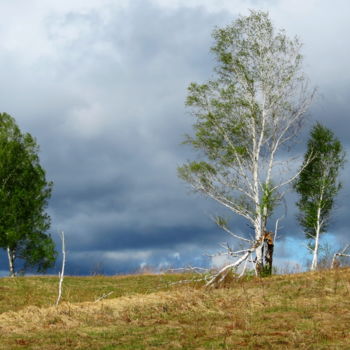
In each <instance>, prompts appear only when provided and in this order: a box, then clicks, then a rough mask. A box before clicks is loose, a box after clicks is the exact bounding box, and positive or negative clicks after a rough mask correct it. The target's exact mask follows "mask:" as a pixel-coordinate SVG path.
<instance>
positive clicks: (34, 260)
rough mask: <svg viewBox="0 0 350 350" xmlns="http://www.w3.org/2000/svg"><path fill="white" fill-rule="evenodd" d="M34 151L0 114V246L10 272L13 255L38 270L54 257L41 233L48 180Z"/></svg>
mask: <svg viewBox="0 0 350 350" xmlns="http://www.w3.org/2000/svg"><path fill="white" fill-rule="evenodd" d="M38 152H39V148H38V145H37V143H36V141H35V139H34V138H33V137H32V136H31V135H30V134H28V133H26V134H22V133H21V131H20V129H19V127H18V126H17V124H16V122H15V120H14V119H13V118H12V117H11V116H10V115H8V114H6V113H3V114H0V247H2V248H4V249H6V250H7V253H8V258H9V269H10V274H11V275H14V274H15V266H14V264H15V260H16V259H17V258H21V259H23V260H24V261H25V268H27V267H34V266H35V267H36V268H37V270H38V271H44V270H46V269H47V268H49V267H51V266H52V265H53V264H54V262H55V258H56V252H55V248H54V243H53V240H52V239H51V237H50V236H49V235H47V234H46V233H45V232H46V231H47V230H48V228H49V227H50V218H49V216H48V215H47V214H46V213H45V209H46V207H47V202H48V199H49V198H50V196H51V190H52V183H51V182H48V181H47V180H46V176H45V171H44V169H43V168H42V167H41V165H40V162H39V156H38Z"/></svg>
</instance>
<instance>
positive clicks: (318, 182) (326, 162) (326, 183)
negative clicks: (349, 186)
mask: <svg viewBox="0 0 350 350" xmlns="http://www.w3.org/2000/svg"><path fill="white" fill-rule="evenodd" d="M308 159H310V160H308ZM344 159H345V153H344V150H343V147H342V144H341V143H340V141H339V140H338V139H337V138H336V137H335V136H334V134H333V132H332V131H331V130H329V129H327V128H326V127H324V126H322V125H321V124H320V123H317V124H316V125H315V126H314V127H313V129H312V130H311V134H310V139H309V142H308V145H307V151H306V154H305V160H304V166H303V169H302V171H301V173H300V175H299V178H298V180H297V181H296V183H295V184H294V188H295V190H296V191H297V193H298V194H299V196H300V199H299V201H298V202H297V206H298V207H299V210H300V214H299V216H298V220H299V223H300V225H301V226H302V227H303V229H304V232H305V235H306V238H307V239H308V240H309V243H308V248H309V249H310V251H311V252H312V262H311V270H312V271H314V270H316V269H317V265H318V255H319V250H320V236H321V234H322V233H325V232H326V231H327V228H328V225H329V220H330V217H331V213H332V210H333V207H334V199H335V196H336V195H337V193H338V191H339V190H340V188H341V183H340V181H339V179H338V177H339V171H340V169H341V168H342V166H343V165H344ZM306 162H307V164H306Z"/></svg>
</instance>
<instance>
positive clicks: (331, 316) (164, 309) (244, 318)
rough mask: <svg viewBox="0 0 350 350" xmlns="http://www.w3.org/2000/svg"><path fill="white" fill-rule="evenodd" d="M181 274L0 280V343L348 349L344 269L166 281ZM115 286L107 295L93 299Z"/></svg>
mask: <svg viewBox="0 0 350 350" xmlns="http://www.w3.org/2000/svg"><path fill="white" fill-rule="evenodd" d="M183 278H187V277H186V276H181V275H139V276H125V277H69V278H66V279H65V282H64V298H65V299H64V302H63V303H62V304H61V305H60V306H59V307H54V306H52V305H53V303H54V302H55V298H56V295H57V278H53V277H25V278H16V279H7V278H5V279H1V280H0V298H1V299H0V312H1V313H0V349H47V350H53V349H104V350H111V349H350V269H349V268H347V269H338V270H334V271H322V272H317V273H305V274H298V275H287V276H273V277H270V278H264V279H260V278H251V279H249V280H240V281H232V282H231V283H230V284H229V285H228V286H227V287H226V288H223V289H217V290H205V289H203V288H201V287H200V286H199V285H176V284H175V285H174V284H172V285H170V286H169V282H173V281H176V280H179V279H183ZM111 291H113V294H111V295H110V296H109V297H108V298H107V299H103V300H101V301H99V302H94V300H96V299H97V298H98V297H99V296H100V295H102V294H104V293H108V292H111Z"/></svg>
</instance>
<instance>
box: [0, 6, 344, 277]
mask: <svg viewBox="0 0 350 350" xmlns="http://www.w3.org/2000/svg"><path fill="white" fill-rule="evenodd" d="M249 9H257V10H264V11H268V12H269V14H270V17H271V19H272V21H273V23H274V25H275V27H276V28H284V29H285V30H286V32H287V34H288V35H289V36H291V37H293V36H295V35H297V36H298V37H299V38H300V39H301V41H302V42H303V43H304V46H303V54H304V71H305V73H306V74H307V75H308V77H309V78H310V82H311V84H312V86H315V87H317V90H318V94H317V98H316V99H315V100H314V102H313V104H312V107H311V108H310V110H309V120H308V124H307V127H306V128H305V130H304V132H303V133H302V134H301V135H300V139H299V141H300V142H299V144H300V147H299V148H300V154H301V155H302V152H303V150H304V149H305V142H306V139H307V132H308V130H309V128H310V126H311V125H312V123H313V122H315V121H316V120H317V121H320V122H322V123H323V124H324V125H326V126H327V127H329V128H331V129H332V130H333V131H334V133H335V134H336V136H337V137H338V138H339V139H340V140H341V142H342V143H343V145H344V147H345V148H346V150H347V153H348V154H350V137H349V124H348V121H349V116H350V113H349V112H350V107H349V103H348V101H349V98H350V70H349V69H348V57H349V54H350V52H349V51H350V45H349V36H348V33H350V22H349V20H348V14H349V12H350V3H349V2H348V1H345V0H334V1H332V2H329V1H326V0H324V1H323V0H308V1H307V2H305V1H301V0H300V1H299V0H294V1H293V0H270V1H267V0H266V1H260V0H250V1H244V0H221V1H220V0H215V1H214V0H186V1H185V0H114V1H113V0H69V1H68V0H61V1H54V0H46V1H39V0H27V1H22V0H12V1H4V0H0V13H1V15H2V16H1V18H2V20H1V22H0V82H1V84H0V111H1V112H6V113H8V114H10V115H12V116H13V117H14V118H15V119H16V121H17V123H18V125H19V126H20V128H21V130H22V131H23V132H29V133H31V134H32V135H33V136H34V137H35V138H36V139H37V142H38V144H39V145H40V159H41V164H42V166H43V168H44V169H45V170H46V172H47V179H49V180H51V181H53V182H54V190H53V195H52V198H51V200H50V203H49V207H48V209H47V210H48V213H49V214H50V216H51V219H52V226H51V229H50V233H51V235H52V237H53V238H54V240H55V241H56V242H57V248H58V250H59V249H60V242H59V235H58V231H61V230H63V231H64V232H65V236H66V245H67V265H66V270H67V273H68V274H79V275H88V274H94V273H105V274H120V273H131V272H135V271H137V270H139V269H140V268H142V267H144V266H152V267H153V268H155V269H162V268H169V267H173V268H176V267H181V266H186V265H192V266H212V265H220V264H222V263H223V261H222V260H221V259H220V258H212V257H210V255H211V254H213V253H214V252H216V251H217V250H218V249H219V243H220V242H223V241H227V240H228V237H227V236H226V234H225V233H224V232H222V231H221V230H220V229H219V228H217V227H216V226H215V224H214V223H213V222H212V220H211V219H210V216H211V215H213V214H215V213H221V208H220V207H219V206H218V205H216V204H215V203H213V202H211V201H210V200H208V199H206V198H204V197H202V196H199V195H195V194H193V193H191V192H190V191H189V188H188V186H187V185H186V184H185V183H183V182H182V181H181V180H180V179H178V177H177V167H178V166H180V165H182V164H183V163H184V162H186V161H187V160H189V159H194V158H195V157H196V155H195V153H194V152H193V151H192V150H191V149H190V148H188V147H186V146H183V145H181V142H182V141H183V139H184V134H186V133H191V130H192V129H191V126H192V123H193V119H192V118H191V116H190V115H189V111H188V110H187V109H186V108H185V105H184V101H185V98H186V93H187V92H186V90H187V87H188V85H189V84H190V82H192V81H194V82H205V81H206V80H208V79H209V78H210V77H211V76H212V74H213V68H214V65H215V60H214V57H213V56H212V55H211V53H210V47H211V46H212V44H213V40H212V37H211V33H212V31H213V29H214V28H215V27H222V26H225V25H227V24H230V23H232V21H234V20H235V19H236V18H237V16H238V15H239V14H241V15H247V14H248V13H249ZM299 148H298V149H299ZM348 173H349V164H348V163H347V165H346V166H345V169H344V170H343V173H342V181H343V184H344V187H343V189H342V191H341V193H340V194H339V196H338V197H337V205H336V210H335V212H334V216H333V220H332V224H331V226H330V227H329V232H327V237H328V238H327V240H328V242H329V244H331V245H332V246H333V247H342V246H343V245H344V244H345V243H347V242H350V234H349V230H348V227H349V224H350V216H349V215H348V212H349V210H350V204H349V201H348V200H347V199H348V198H349V194H350V180H349V178H348V177H347V176H346V174H348ZM294 202H295V196H294V195H293V194H290V195H289V196H288V206H287V211H286V214H287V216H286V218H285V219H284V220H283V222H282V223H281V226H282V227H281V230H280V232H279V239H278V241H277V243H276V250H275V256H276V258H275V259H276V262H277V264H278V265H279V266H287V265H288V266H294V265H295V264H300V265H303V264H305V262H306V260H307V259H308V258H309V257H308V256H307V253H306V248H305V246H304V245H305V240H304V238H303V233H302V230H301V228H300V227H298V225H297V222H296V219H295V215H296V209H295V206H294V204H293V203H294ZM231 223H232V227H233V229H234V230H235V231H236V232H243V233H244V232H246V231H247V230H249V228H248V227H247V225H246V222H244V220H242V219H240V218H237V217H233V218H232V222H231ZM325 237H326V236H325ZM59 263H60V258H59V259H58V262H57V266H56V267H55V268H54V269H52V270H50V271H49V272H50V273H56V272H58V269H59ZM0 270H1V271H2V273H3V274H5V273H6V270H7V262H6V256H5V251H3V252H2V253H1V255H0Z"/></svg>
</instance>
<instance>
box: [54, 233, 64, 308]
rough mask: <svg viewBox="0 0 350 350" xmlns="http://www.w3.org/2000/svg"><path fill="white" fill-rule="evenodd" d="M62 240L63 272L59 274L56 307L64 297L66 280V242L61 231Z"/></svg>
mask: <svg viewBox="0 0 350 350" xmlns="http://www.w3.org/2000/svg"><path fill="white" fill-rule="evenodd" d="M60 238H61V242H62V269H61V272H59V273H58V276H59V282H58V296H57V300H56V306H57V305H58V304H59V302H60V300H61V296H62V283H63V278H64V267H65V264H66V247H65V242H64V232H63V231H61V233H60Z"/></svg>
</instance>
